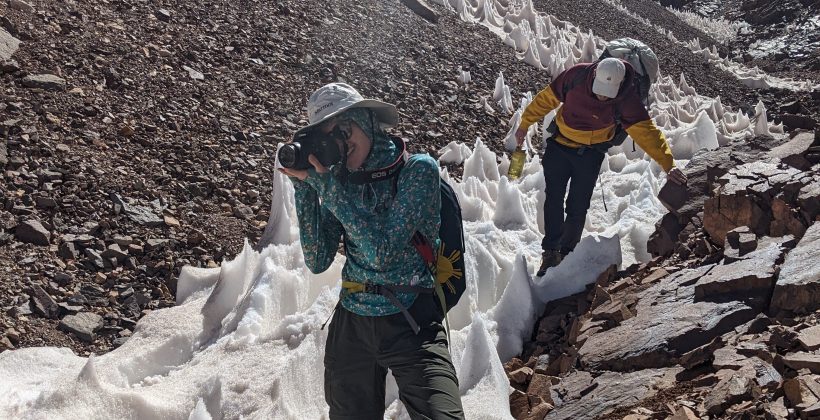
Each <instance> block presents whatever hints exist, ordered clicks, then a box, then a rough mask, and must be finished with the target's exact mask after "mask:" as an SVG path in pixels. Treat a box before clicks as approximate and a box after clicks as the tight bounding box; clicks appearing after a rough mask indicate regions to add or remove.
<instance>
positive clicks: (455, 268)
mask: <svg viewBox="0 0 820 420" xmlns="http://www.w3.org/2000/svg"><path fill="white" fill-rule="evenodd" d="M440 184H441V226H440V227H439V230H438V235H439V239H440V240H441V245H439V248H438V250H434V249H433V246H432V244H431V243H430V241H429V240H427V238H425V237H424V235H422V234H421V232H416V234H415V235H414V236H413V239H412V243H413V246H415V247H416V250H418V252H419V254H420V255H421V257H422V258H423V259H424V261H425V262H426V263H427V267H428V268H429V269H430V272H431V273H432V274H433V278H435V279H436V289H439V286H441V288H440V289H441V294H440V295H439V290H436V294H437V295H439V299H441V300H442V301H443V302H442V307H443V308H446V310H447V311H449V310H450V309H452V308H453V307H454V306H456V304H457V303H458V301H459V299H461V295H463V294H464V291H465V290H466V289H467V278H466V277H465V273H464V226H463V225H464V223H463V220H462V218H461V206H460V205H459V203H458V197H456V193H455V191H453V187H451V186H450V184H448V183H447V181H445V180H444V179H441V180H440Z"/></svg>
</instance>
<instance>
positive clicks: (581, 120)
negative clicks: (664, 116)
mask: <svg viewBox="0 0 820 420" xmlns="http://www.w3.org/2000/svg"><path fill="white" fill-rule="evenodd" d="M562 103H563V106H561V108H559V109H558V112H557V114H556V116H555V120H554V124H555V127H554V129H555V130H554V132H553V133H552V136H551V137H550V138H549V139H548V141H547V142H546V149H545V151H544V156H543V158H542V161H541V164H542V166H543V168H544V178H545V180H546V192H547V197H546V200H545V201H544V231H545V232H544V239H543V241H541V248H542V249H543V254H542V259H541V266H540V267H539V269H538V273H537V275H538V276H543V275H544V274H545V273H546V271H547V269H548V268H549V267H554V266H556V265H558V264H559V263H560V262H561V260H562V259H563V257H564V256H565V255H567V254H568V253H570V252H571V251H572V250H573V249H574V248H575V245H577V244H578V242H579V241H580V240H581V234H582V233H583V230H584V221H585V220H586V215H587V210H588V209H589V200H590V198H591V197H592V190H593V188H594V187H595V181H597V179H598V172H599V171H600V169H601V163H602V162H603V159H604V155H605V153H606V150H607V149H608V148H609V145H610V144H611V143H609V142H610V141H611V140H612V139H613V137H615V135H616V132H617V131H618V130H619V129H623V130H626V134H629V136H630V137H632V139H633V140H634V141H635V142H636V143H637V144H638V145H639V146H641V149H643V150H644V151H645V152H646V153H647V154H648V155H649V156H650V157H651V158H652V159H654V160H655V161H656V162H658V164H659V165H660V166H661V167H662V168H663V170H664V171H666V172H667V176H668V178H669V180H671V181H672V182H675V183H678V184H685V183H686V175H684V173H683V172H682V171H681V170H680V169H678V168H677V167H676V166H675V162H674V160H673V158H672V150H671V149H670V148H669V145H668V144H667V142H666V138H665V137H664V135H663V133H662V132H661V131H660V130H659V129H658V127H657V126H655V123H654V122H653V121H652V119H651V118H650V117H649V113H648V112H647V110H646V107H645V106H644V105H643V103H641V99H640V95H639V93H638V89H637V74H636V72H635V70H634V69H633V68H632V66H631V65H630V64H629V63H627V62H626V61H623V60H621V59H618V58H605V59H603V60H601V61H599V62H595V63H592V64H588V63H587V64H578V65H575V66H573V67H572V68H570V69H568V70H566V71H564V72H563V73H561V74H559V75H558V77H556V78H555V80H553V82H552V83H551V84H550V85H549V86H547V88H545V89H544V90H542V91H541V92H539V93H538V95H536V97H535V98H534V99H533V101H532V102H531V103H530V104H529V106H527V108H526V109H525V110H524V114H523V115H522V116H521V125H520V126H519V128H518V130H517V131H516V133H515V135H516V138H517V140H518V144H519V146H520V145H521V144H522V143H523V142H524V137H525V135H526V133H527V129H528V128H529V127H530V126H531V125H532V124H534V123H535V122H537V121H540V120H541V119H543V118H544V116H545V115H547V114H548V113H549V112H550V111H552V110H553V109H555V108H558V106H559V105H561V104H562ZM619 126H620V127H619ZM621 127H622V128H621ZM567 182H569V194H568V195H567V200H566V201H567V203H566V219H565V218H564V212H565V209H564V196H565V194H566V192H567Z"/></svg>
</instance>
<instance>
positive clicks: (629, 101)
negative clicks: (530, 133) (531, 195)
mask: <svg viewBox="0 0 820 420" xmlns="http://www.w3.org/2000/svg"><path fill="white" fill-rule="evenodd" d="M624 64H625V65H626V74H625V76H624V83H623V84H622V85H621V89H620V90H619V91H618V96H617V97H616V98H614V99H612V100H610V101H606V102H603V101H599V100H598V99H597V98H596V97H595V95H594V94H593V93H592V81H593V79H594V77H595V76H594V72H593V71H589V72H588V73H589V74H588V76H587V79H586V80H585V81H583V82H581V83H577V84H576V85H575V86H574V87H572V88H571V89H570V90H569V91H568V92H567V94H566V97H564V86H565V84H567V86H571V84H572V81H573V80H574V79H575V77H576V75H577V74H578V72H581V71H584V69H586V68H587V67H590V66H595V65H596V64H577V65H575V66H573V67H572V68H570V69H568V70H566V71H564V72H562V73H561V74H559V75H558V77H556V78H555V80H553V81H552V83H550V85H549V86H547V87H546V89H544V90H542V91H541V92H539V93H538V95H536V96H535V99H533V100H532V102H530V104H529V106H527V109H525V110H524V114H523V115H522V116H521V126H520V128H521V129H522V130H526V129H527V128H529V126H531V125H532V124H534V123H535V122H537V121H540V120H542V119H543V118H544V116H545V115H547V114H548V113H549V112H550V111H552V110H553V109H555V108H558V106H559V105H560V104H561V103H563V104H564V105H563V106H562V107H561V108H559V109H558V112H557V115H556V117H555V121H556V123H557V124H558V130H559V131H560V134H559V135H558V136H556V139H555V140H556V141H557V142H558V143H561V144H563V145H565V146H569V147H582V146H585V145H586V146H588V145H593V144H597V143H604V142H606V141H609V140H610V139H612V137H613V136H614V135H615V107H618V109H619V110H620V112H621V124H622V125H623V127H624V129H625V130H626V132H627V134H629V136H630V137H632V139H634V140H635V142H636V143H638V145H640V146H641V149H643V150H644V151H645V152H646V153H647V154H649V156H650V157H651V158H652V159H654V160H655V161H656V162H658V164H660V165H661V167H662V168H663V169H664V170H665V171H669V170H670V169H672V167H673V166H674V165H675V164H674V162H673V160H672V150H671V149H670V148H669V145H668V144H667V142H666V137H664V135H663V133H662V132H661V131H660V130H659V129H658V127H657V126H655V123H654V122H653V121H652V119H651V118H650V117H649V113H648V112H647V111H646V108H645V107H644V106H643V104H642V103H641V100H640V97H639V96H638V92H637V89H635V88H634V85H633V83H634V80H635V76H636V74H635V70H633V69H632V66H630V65H629V63H627V62H624ZM592 69H593V70H594V67H593V68H592Z"/></svg>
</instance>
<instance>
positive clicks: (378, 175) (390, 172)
mask: <svg viewBox="0 0 820 420" xmlns="http://www.w3.org/2000/svg"><path fill="white" fill-rule="evenodd" d="M390 140H393V143H394V144H395V145H396V147H398V149H399V150H401V152H400V153H399V155H398V157H396V160H395V161H394V162H393V163H391V164H390V165H387V166H385V167H384V168H379V169H374V170H372V171H356V172H350V173H348V174H347V180H348V181H350V183H351V184H370V183H372V182H378V181H384V180H385V179H389V178H392V177H394V176H396V175H398V174H399V172H401V168H402V167H403V166H404V162H405V161H406V160H407V147H406V145H405V144H404V140H402V139H401V138H399V137H395V136H390ZM343 159H344V161H343V162H342V163H343V164H346V163H347V145H345V157H344V158H343ZM344 171H347V165H345V166H344Z"/></svg>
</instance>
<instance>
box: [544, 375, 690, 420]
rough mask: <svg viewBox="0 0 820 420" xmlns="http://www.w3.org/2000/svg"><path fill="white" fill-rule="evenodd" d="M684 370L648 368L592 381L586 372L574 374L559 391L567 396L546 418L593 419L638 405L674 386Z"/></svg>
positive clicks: (562, 384) (568, 377)
mask: <svg viewBox="0 0 820 420" xmlns="http://www.w3.org/2000/svg"><path fill="white" fill-rule="evenodd" d="M682 370H683V369H681V368H680V367H677V368H668V369H644V370H640V371H637V372H630V373H616V372H605V373H603V374H602V375H600V376H598V377H597V378H595V379H594V380H590V379H591V378H590V377H589V374H588V373H586V372H573V373H572V374H570V375H569V376H567V377H566V378H564V379H563V380H562V381H561V383H560V384H559V385H557V388H559V392H558V393H559V394H560V395H562V396H564V398H563V399H562V400H561V401H556V406H555V409H554V410H553V411H551V412H550V413H549V414H548V415H547V416H546V417H545V418H546V419H592V418H597V417H599V416H604V415H606V414H607V413H609V412H611V411H612V410H613V409H614V408H615V407H619V406H626V405H630V404H634V403H635V402H636V401H641V400H643V399H646V398H649V397H651V396H653V395H655V394H656V393H657V392H658V390H659V389H664V388H667V387H669V386H671V385H673V384H674V375H675V374H677V373H679V372H681V371H682Z"/></svg>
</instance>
